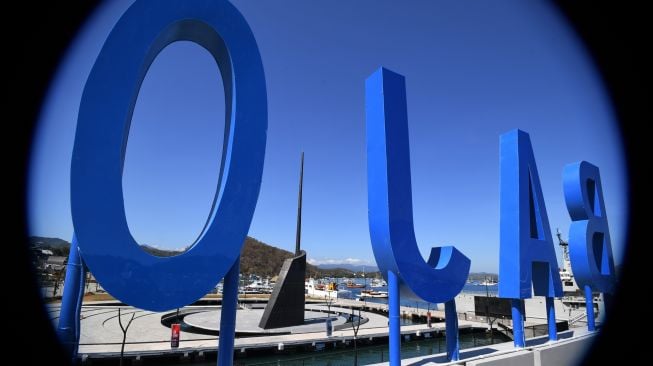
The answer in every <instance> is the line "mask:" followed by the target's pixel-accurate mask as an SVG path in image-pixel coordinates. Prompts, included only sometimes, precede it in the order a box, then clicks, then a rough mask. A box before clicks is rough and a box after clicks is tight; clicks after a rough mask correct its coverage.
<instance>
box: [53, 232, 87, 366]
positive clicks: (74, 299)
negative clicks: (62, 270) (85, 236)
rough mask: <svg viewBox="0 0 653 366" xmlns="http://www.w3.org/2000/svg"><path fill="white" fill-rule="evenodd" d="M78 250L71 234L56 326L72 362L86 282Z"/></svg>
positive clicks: (75, 354) (77, 342) (76, 346)
mask: <svg viewBox="0 0 653 366" xmlns="http://www.w3.org/2000/svg"><path fill="white" fill-rule="evenodd" d="M78 248H79V245H78V242H77V236H76V235H75V234H73V239H72V241H71V243H70V253H69V254H68V265H67V266H66V281H65V282H64V287H63V296H62V297H61V309H59V325H58V326H57V335H58V337H59V340H60V341H61V344H62V345H63V346H64V348H65V349H66V351H67V352H68V354H69V355H70V356H71V358H72V359H73V360H75V359H76V358H77V350H78V349H79V328H80V312H81V308H82V300H83V297H84V285H85V282H86V271H85V269H84V263H83V262H82V257H81V256H80V254H79V250H78ZM73 363H74V362H73Z"/></svg>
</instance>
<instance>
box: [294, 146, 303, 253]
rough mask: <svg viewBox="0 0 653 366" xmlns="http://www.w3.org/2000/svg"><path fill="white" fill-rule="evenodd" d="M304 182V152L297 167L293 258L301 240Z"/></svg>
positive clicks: (298, 249)
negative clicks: (297, 190) (297, 187)
mask: <svg viewBox="0 0 653 366" xmlns="http://www.w3.org/2000/svg"><path fill="white" fill-rule="evenodd" d="M303 182H304V152H303V151H302V162H301V165H300V167H299V196H298V198H297V236H296V237H295V256H298V255H299V252H300V249H301V248H300V247H301V245H300V244H301V239H302V184H303Z"/></svg>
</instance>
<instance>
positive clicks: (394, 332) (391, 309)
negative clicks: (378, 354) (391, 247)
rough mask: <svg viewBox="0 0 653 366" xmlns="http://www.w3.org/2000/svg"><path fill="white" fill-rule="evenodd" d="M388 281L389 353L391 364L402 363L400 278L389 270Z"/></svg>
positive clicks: (391, 365)
mask: <svg viewBox="0 0 653 366" xmlns="http://www.w3.org/2000/svg"><path fill="white" fill-rule="evenodd" d="M386 278H387V281H388V318H389V319H388V323H389V326H390V330H389V333H388V338H389V344H388V348H389V354H390V358H389V361H390V366H400V365H401V323H400V322H399V306H400V305H399V278H398V277H397V275H396V274H395V273H394V272H392V271H389V272H388V274H387V277H386Z"/></svg>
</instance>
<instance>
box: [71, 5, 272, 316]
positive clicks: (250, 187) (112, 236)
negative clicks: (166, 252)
mask: <svg viewBox="0 0 653 366" xmlns="http://www.w3.org/2000/svg"><path fill="white" fill-rule="evenodd" d="M180 40H186V41H192V42H195V43H197V44H199V45H200V46H202V47H204V48H206V49H207V50H208V51H209V52H210V54H211V55H212V56H213V57H214V58H215V60H216V62H217V64H218V66H219V69H220V72H221V74H222V80H223V83H224V86H225V96H226V102H225V105H226V112H227V113H226V117H225V119H226V123H225V136H226V138H225V147H224V148H223V151H224V153H223V156H222V171H221V173H220V179H219V186H218V189H217V193H216V197H215V199H214V204H213V210H212V212H211V215H210V216H209V218H208V221H207V224H206V226H205V229H204V231H203V232H202V234H201V235H200V237H199V239H198V240H197V241H196V243H195V244H194V245H193V246H192V247H191V248H190V249H189V250H188V251H187V252H186V253H184V254H181V255H178V256H175V257H168V258H160V257H155V256H152V255H150V254H147V253H146V252H144V251H143V250H141V249H140V248H139V246H138V244H137V243H136V241H135V240H134V238H133V237H132V236H131V234H130V232H129V228H128V226H127V219H126V217H125V209H124V203H123V192H122V169H123V160H124V154H125V146H126V142H127V137H128V134H129V127H130V121H131V117H132V112H133V109H134V105H135V103H136V98H137V95H138V91H139V88H140V85H141V83H142V81H143V78H144V77H145V75H146V73H147V70H148V68H149V66H150V65H151V64H152V62H153V60H154V59H155V58H156V56H157V55H158V54H159V52H160V51H161V50H162V49H163V48H164V47H166V46H167V45H169V44H170V43H172V42H175V41H180ZM266 134H267V99H266V90H265V76H264V73H263V66H262V63H261V58H260V54H259V51H258V48H257V45H256V41H255V40H254V36H253V34H252V32H251V30H250V28H249V26H248V25H247V22H246V21H245V19H244V18H243V17H242V15H241V14H240V13H239V12H238V10H237V9H236V8H235V7H234V6H233V5H232V4H230V3H229V2H227V1H203V0H184V1H178V0H139V1H136V2H135V3H134V4H133V5H132V6H131V7H130V8H129V9H128V10H127V11H126V12H125V14H124V15H123V16H122V17H121V18H120V20H119V21H118V23H117V24H116V26H115V27H114V28H113V30H112V31H111V33H110V34H109V36H108V38H107V40H106V42H105V44H104V46H103V48H102V50H101V52H100V54H99V56H98V58H97V60H96V62H95V64H94V66H93V69H92V70H91V73H90V75H89V77H88V80H87V82H86V86H85V88H84V92H83V95H82V100H81V105H80V109H79V117H78V123H77V131H76V136H75V146H74V150H73V156H72V166H71V206H72V216H73V217H72V218H73V224H74V227H75V232H76V234H77V237H78V238H79V248H80V253H81V255H82V257H83V258H84V261H85V262H86V264H87V265H88V267H89V268H90V270H91V271H92V272H93V274H94V275H95V277H96V278H97V280H98V281H99V282H100V283H101V284H102V286H103V287H104V288H105V289H106V290H107V291H108V292H110V293H111V294H112V295H113V296H115V297H116V298H118V299H119V300H121V301H123V302H125V303H128V304H130V305H133V306H136V307H139V308H142V309H147V310H152V311H164V310H170V309H175V308H178V307H182V306H184V305H186V304H189V303H191V302H193V301H195V300H196V299H198V298H199V297H201V296H202V295H204V294H206V293H207V292H208V291H209V290H210V289H212V288H213V287H214V286H215V284H216V283H218V281H220V279H221V278H222V277H223V276H224V275H225V274H226V273H227V271H229V269H230V268H232V266H233V264H234V263H235V262H236V261H237V258H238V256H239V254H240V249H241V246H242V243H243V241H244V239H245V235H246V234H247V231H248V229H249V225H250V223H251V219H252V215H253V212H254V208H255V206H256V201H257V198H258V194H259V188H260V184H261V175H262V172H263V160H264V155H265V144H266ZM216 159H220V157H216Z"/></svg>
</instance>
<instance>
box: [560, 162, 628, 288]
mask: <svg viewBox="0 0 653 366" xmlns="http://www.w3.org/2000/svg"><path fill="white" fill-rule="evenodd" d="M562 181H563V187H564V192H565V202H566V204H567V211H569V216H570V217H571V220H572V223H571V226H570V227H569V257H570V260H571V266H572V269H573V271H574V278H575V280H576V283H577V284H578V286H579V287H580V288H584V287H585V286H591V287H592V288H593V289H594V290H596V291H600V292H607V293H612V292H613V291H614V288H615V284H616V276H615V269H614V259H613V257H612V245H611V243H610V230H609V228H608V217H607V214H606V211H605V203H604V201H603V188H602V185H601V174H600V172H599V168H598V167H596V166H595V165H592V164H590V163H588V162H586V161H581V162H578V163H573V164H569V165H567V166H565V168H564V171H563V174H562Z"/></svg>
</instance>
